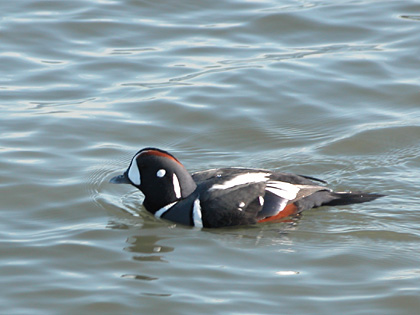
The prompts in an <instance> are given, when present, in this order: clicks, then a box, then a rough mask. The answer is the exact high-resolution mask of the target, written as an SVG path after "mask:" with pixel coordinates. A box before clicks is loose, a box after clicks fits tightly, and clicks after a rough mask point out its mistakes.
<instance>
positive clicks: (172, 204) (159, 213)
mask: <svg viewBox="0 0 420 315" xmlns="http://www.w3.org/2000/svg"><path fill="white" fill-rule="evenodd" d="M177 202H178V201H175V202H172V203H170V204H168V205H166V206H164V207H162V208H160V209H159V210H158V211H156V212H155V217H156V218H160V217H161V216H162V215H163V214H164V213H166V211H169V210H170V209H171V208H172V206H174V205H175V204H176V203H177Z"/></svg>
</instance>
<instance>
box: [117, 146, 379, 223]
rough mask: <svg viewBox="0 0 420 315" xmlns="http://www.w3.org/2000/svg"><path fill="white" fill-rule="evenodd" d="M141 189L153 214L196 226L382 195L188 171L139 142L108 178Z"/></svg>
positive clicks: (280, 177)
mask: <svg viewBox="0 0 420 315" xmlns="http://www.w3.org/2000/svg"><path fill="white" fill-rule="evenodd" d="M110 182H111V183H116V184H122V183H124V184H131V185H133V186H135V187H136V188H138V189H139V190H140V191H142V192H143V194H144V196H145V199H144V201H143V205H144V207H145V208H146V210H147V211H149V212H151V213H152V214H154V215H155V216H156V217H158V218H163V219H166V220H169V221H172V222H176V223H180V224H184V225H190V226H196V227H200V228H201V227H205V228H213V227H226V226H235V225H250V224H255V223H261V222H268V221H281V220H284V219H285V218H287V217H289V216H291V215H295V214H299V213H301V212H302V211H305V210H308V209H311V208H315V207H319V206H324V205H334V206H335V205H346V204H353V203H362V202H367V201H371V200H374V199H376V198H378V197H381V196H383V195H380V194H367V193H359V192H357V193H352V192H333V191H332V190H331V189H329V188H328V187H325V186H324V185H321V184H325V182H324V181H322V180H319V179H316V178H313V177H308V176H302V175H295V174H291V173H283V172H276V171H274V172H273V171H269V170H265V169H250V168H235V167H231V168H220V169H211V170H206V171H201V172H196V173H193V174H190V173H189V172H188V171H187V170H186V169H185V167H184V166H183V165H182V164H181V163H180V162H179V161H178V160H177V159H176V158H175V157H174V156H173V155H172V154H170V153H168V152H166V151H163V150H160V149H157V148H145V149H142V150H140V151H139V152H137V153H136V154H135V155H134V157H133V159H132V160H131V162H130V165H129V167H128V169H127V170H126V171H125V172H124V174H122V175H119V176H116V177H114V178H112V179H111V180H110Z"/></svg>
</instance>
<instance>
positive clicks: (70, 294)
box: [0, 0, 420, 314]
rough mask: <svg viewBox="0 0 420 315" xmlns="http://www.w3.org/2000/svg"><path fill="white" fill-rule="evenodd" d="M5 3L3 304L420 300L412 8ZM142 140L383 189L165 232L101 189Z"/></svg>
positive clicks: (0, 54)
mask: <svg viewBox="0 0 420 315" xmlns="http://www.w3.org/2000/svg"><path fill="white" fill-rule="evenodd" d="M0 11H1V12H2V14H1V17H0V42H1V44H0V47H1V49H0V64H1V66H0V74H1V75H0V114H1V116H0V117H1V118H0V119H1V122H0V131H1V138H0V179H1V181H0V187H1V190H0V191H1V193H0V194H1V195H0V198H1V199H0V200H1V206H0V210H1V211H0V216H1V220H0V227H1V228H0V249H1V257H0V266H1V268H0V274H1V278H0V287H1V291H2V295H1V296H0V305H1V306H0V313H2V314H53V313H61V314H90V313H101V314H129V313H131V314H135V313H151V312H154V313H156V314H165V313H179V314H200V313H222V312H223V313H225V314H280V313H281V314H302V313H307V314H342V313H348V314H415V313H418V309H419V307H420V299H419V295H420V284H419V283H420V281H419V280H420V265H419V261H420V252H419V249H418V245H419V241H420V228H419V225H420V212H419V210H420V209H419V205H418V200H419V196H420V193H419V186H420V179H419V178H420V171H419V170H420V158H419V155H420V142H419V138H420V137H419V136H420V93H419V91H420V80H419V79H420V74H419V56H420V52H419V41H418V38H419V30H420V5H419V3H418V1H414V0H407V1H368V0H365V1H362V0H359V1H357V0H353V1H339V2H337V1H303V0H301V1H297V0H295V1H292V0H289V1H274V0H271V1H270V0H266V1H257V0H255V1H234V0H222V1H195V0H194V1H173V2H168V1H167V2H164V1H134V0H132V1H129V0H126V1H123V0H121V1H117V0H104V1H100V0H97V1H94V0H90V1H89V0H79V1H34V0H19V1H1V2H0ZM145 146H157V147H160V148H162V149H167V150H170V151H171V152H172V153H174V154H175V155H176V156H177V157H178V158H179V159H180V160H181V161H183V162H184V164H185V165H186V167H187V168H188V169H189V170H191V171H196V170H201V169H205V168H213V167H226V166H252V167H259V168H271V169H278V170H283V171H290V172H296V173H299V174H307V175H310V176H316V177H320V178H322V179H325V180H327V181H328V182H329V185H330V186H331V187H333V188H335V189H339V190H345V189H348V190H358V189H361V190H365V191H372V192H378V193H385V194H387V195H388V196H387V197H386V198H382V199H379V200H376V201H374V202H371V203H366V204H361V205H352V206H345V207H329V208H327V207H324V208H319V209H316V210H312V211H308V212H306V213H305V214H304V215H303V216H302V218H301V219H299V220H294V221H291V222H286V223H281V224H265V225H259V226H255V227H243V228H235V229H217V230H203V231H200V230H196V229H192V228H188V227H182V226H175V225H173V224H171V223H169V222H165V221H159V220H157V219H155V218H153V217H152V216H151V215H149V214H147V213H146V212H145V211H144V210H143V209H142V208H141V206H140V205H141V194H139V193H137V192H136V191H135V190H133V189H132V188H129V187H127V186H125V187H120V186H112V185H110V184H108V180H109V179H110V178H111V177H112V176H113V175H116V174H118V173H119V172H121V171H122V170H123V169H124V168H125V167H126V166H127V162H128V161H129V159H130V158H131V156H132V155H133V154H134V153H135V152H136V151H137V150H138V149H140V148H142V147H145Z"/></svg>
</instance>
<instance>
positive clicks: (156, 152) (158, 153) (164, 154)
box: [139, 149, 182, 165]
mask: <svg viewBox="0 0 420 315" xmlns="http://www.w3.org/2000/svg"><path fill="white" fill-rule="evenodd" d="M139 155H143V156H147V155H154V156H161V157H165V158H167V159H170V160H172V161H175V162H177V163H178V164H180V165H182V164H181V162H180V161H178V160H177V159H176V158H175V157H174V156H172V155H170V154H169V153H167V152H164V151H159V150H156V149H150V150H145V151H142V152H140V154H139Z"/></svg>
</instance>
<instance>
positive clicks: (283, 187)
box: [265, 181, 300, 200]
mask: <svg viewBox="0 0 420 315" xmlns="http://www.w3.org/2000/svg"><path fill="white" fill-rule="evenodd" d="M265 189H266V190H267V191H269V192H271V193H273V194H275V195H277V196H279V197H281V198H284V199H287V200H293V199H295V198H296V196H297V193H298V192H299V190H300V188H299V187H298V186H296V185H293V184H290V183H286V182H279V181H269V182H267V187H266V188H265Z"/></svg>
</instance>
